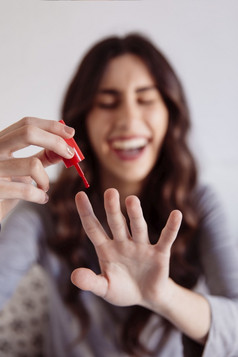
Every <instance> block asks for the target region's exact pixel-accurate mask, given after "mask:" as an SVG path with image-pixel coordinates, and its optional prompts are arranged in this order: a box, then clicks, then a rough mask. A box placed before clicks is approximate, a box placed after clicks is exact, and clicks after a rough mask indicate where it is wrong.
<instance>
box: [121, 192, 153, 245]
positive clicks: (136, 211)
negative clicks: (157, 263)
mask: <svg viewBox="0 0 238 357" xmlns="http://www.w3.org/2000/svg"><path fill="white" fill-rule="evenodd" d="M125 203H126V209H127V213H128V216H129V219H130V227H131V233H132V239H133V241H135V242H140V243H149V238H148V228H147V224H146V221H145V219H144V216H143V212H142V208H141V204H140V200H139V198H138V197H136V196H128V197H127V198H126V201H125Z"/></svg>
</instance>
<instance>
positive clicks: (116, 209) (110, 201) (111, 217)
mask: <svg viewBox="0 0 238 357" xmlns="http://www.w3.org/2000/svg"><path fill="white" fill-rule="evenodd" d="M104 206H105V210H106V215H107V221H108V225H109V227H110V229H111V232H112V235H113V239H115V240H117V241H123V240H125V239H128V238H131V237H130V233H129V230H128V227H127V223H126V220H125V217H124V216H123V214H122V212H121V207H120V198H119V193H118V191H117V190H116V189H113V188H110V189H108V190H106V191H105V193H104Z"/></svg>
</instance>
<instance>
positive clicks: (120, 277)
mask: <svg viewBox="0 0 238 357" xmlns="http://www.w3.org/2000/svg"><path fill="white" fill-rule="evenodd" d="M125 204H126V209H127V213H128V217H129V220H130V231H129V229H128V226H127V223H126V220H125V217H124V216H123V214H122V213H121V208H120V201H119V194H118V191H117V190H115V189H108V190H106V191H105V194H104V205H105V211H106V215H107V220H108V224H109V227H110V229H111V232H112V236H113V239H111V238H109V237H108V235H107V234H106V232H105V231H104V229H103V228H102V225H101V224H100V222H99V221H98V219H97V218H96V216H95V215H94V212H93V209H92V206H91V204H90V202H89V200H88V198H87V196H86V194H85V193H84V192H79V193H78V194H77V195H76V205H77V209H78V212H79V215H80V218H81V221H82V224H83V227H84V230H85V232H86V234H87V235H88V237H89V238H90V240H91V241H92V243H93V244H94V246H95V249H96V252H97V256H98V259H99V264H100V268H101V274H100V275H96V274H95V273H94V272H93V271H92V270H90V269H86V268H78V269H76V270H74V271H73V273H72V277H71V278H72V282H73V283H74V284H75V285H76V286H77V287H79V288H81V289H83V290H89V291H91V292H93V293H94V294H96V295H98V296H101V297H102V298H104V299H105V300H107V301H108V302H110V303H112V304H114V305H119V306H129V305H142V306H145V307H148V308H151V307H153V302H154V301H156V302H157V304H158V302H161V304H162V305H163V302H165V300H166V299H167V287H168V281H169V261H170V250H171V246H172V244H173V242H174V240H175V239H176V236H177V233H178V230H179V227H180V224H181V220H182V214H181V212H180V211H177V210H175V211H172V212H171V214H170V216H169V218H168V221H167V223H166V226H165V227H164V229H163V230H162V232H161V235H160V238H159V240H158V242H157V243H156V244H154V245H152V244H151V243H150V241H149V237H148V231H147V224H146V222H145V220H144V217H143V213H142V209H141V205H140V201H139V199H138V198H137V197H136V196H128V197H127V198H126V201H125Z"/></svg>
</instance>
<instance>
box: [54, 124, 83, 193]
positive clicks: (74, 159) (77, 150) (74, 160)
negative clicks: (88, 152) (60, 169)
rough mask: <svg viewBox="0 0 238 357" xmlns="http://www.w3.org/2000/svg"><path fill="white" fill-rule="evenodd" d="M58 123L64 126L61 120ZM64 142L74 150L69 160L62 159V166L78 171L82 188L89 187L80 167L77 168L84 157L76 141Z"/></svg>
mask: <svg viewBox="0 0 238 357" xmlns="http://www.w3.org/2000/svg"><path fill="white" fill-rule="evenodd" d="M59 122H60V123H62V124H64V125H65V122H64V121H63V120H60V121H59ZM64 140H65V141H66V143H67V144H68V145H69V146H71V147H72V148H73V149H74V152H75V154H74V156H73V157H72V158H71V159H65V158H62V160H63V161H64V164H65V166H66V167H67V168H68V167H71V166H74V167H75V168H76V170H77V171H78V173H79V176H80V177H81V178H82V180H83V183H84V186H85V187H86V188H88V187H89V183H88V181H87V180H86V177H85V176H84V173H83V171H82V169H81V167H80V166H79V162H80V161H82V160H83V159H84V156H83V153H82V151H81V150H80V148H79V147H78V145H77V143H76V141H75V140H74V139H73V138H71V139H64Z"/></svg>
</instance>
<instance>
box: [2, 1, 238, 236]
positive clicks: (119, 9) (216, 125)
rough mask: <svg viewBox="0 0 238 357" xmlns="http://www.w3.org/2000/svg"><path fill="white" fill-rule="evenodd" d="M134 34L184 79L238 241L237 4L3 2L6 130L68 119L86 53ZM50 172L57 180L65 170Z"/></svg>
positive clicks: (201, 156) (198, 145) (210, 171)
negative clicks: (69, 91)
mask: <svg viewBox="0 0 238 357" xmlns="http://www.w3.org/2000/svg"><path fill="white" fill-rule="evenodd" d="M129 31H140V32H142V33H145V34H146V35H148V36H150V37H151V38H152V40H154V41H155V43H156V44H157V45H158V46H159V47H160V48H161V49H162V50H163V51H164V53H165V54H166V55H167V56H168V58H169V59H170V61H171V62H172V64H173V65H174V66H175V68H176V70H177V72H178V74H179V76H180V78H181V79H182V81H183V83H184V86H185V90H186V92H187V96H188V100H189V103H190V108H191V113H192V120H193V133H192V137H191V142H192V145H193V148H194V152H195V154H196V156H197V158H198V160H199V163H200V168H201V178H202V180H203V181H205V182H207V183H210V184H211V185H212V186H213V187H214V188H215V189H216V190H217V192H218V194H219V195H220V198H221V199H222V201H223V203H224V206H225V209H226V211H227V214H228V220H229V223H230V226H231V230H232V231H233V233H234V234H236V235H237V237H238V223H237V222H238V212H237V209H236V207H237V205H238V185H237V182H238V140H237V139H238V135H237V133H238V1H237V0H209V1H208V0H194V1H191V0H179V1H178V0H156V1H149V0H141V1H115V2H113V1H112V2H110V1H88V2H87V1H32V0H21V1H19V0H15V1H13V0H1V1H0V49H1V54H0V94H1V105H0V129H3V128H4V127H5V126H7V125H9V124H11V123H13V122H15V121H16V120H18V119H20V118H22V117H24V116H38V117H42V118H47V119H54V120H58V119H60V118H59V108H60V104H61V99H62V96H63V94H64V91H65V88H66V86H67V84H68V82H69V79H70V78H71V75H72V74H73V72H74V69H75V67H76V66H77V64H78V62H79V59H80V57H81V56H82V54H83V53H84V51H85V50H86V49H88V48H89V47H90V46H91V44H93V43H94V42H95V41H96V40H98V39H100V38H101V37H102V36H107V35H111V34H124V33H127V32H129ZM34 150H35V149H34V148H32V151H29V150H28V151H27V152H24V153H23V154H25V155H26V154H29V152H34ZM21 154H22V152H21ZM48 172H49V175H50V176H51V178H52V179H54V177H55V175H56V172H57V169H56V168H51V169H50V170H49V171H48Z"/></svg>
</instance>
